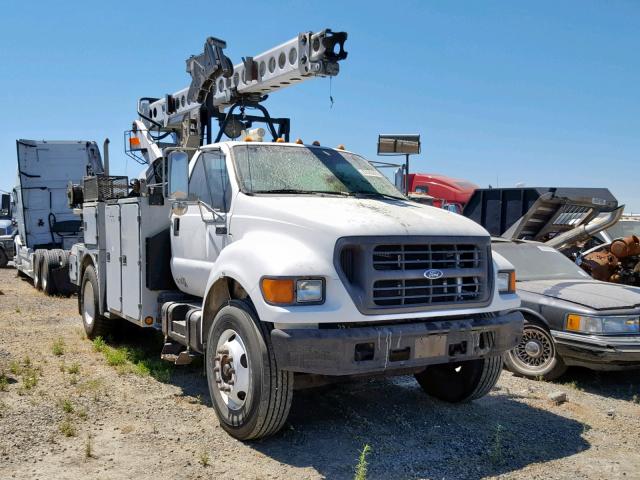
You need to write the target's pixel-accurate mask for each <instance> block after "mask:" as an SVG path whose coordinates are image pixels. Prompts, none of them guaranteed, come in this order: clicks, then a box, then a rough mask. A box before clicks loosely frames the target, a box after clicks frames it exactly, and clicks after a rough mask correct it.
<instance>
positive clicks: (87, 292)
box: [82, 282, 96, 327]
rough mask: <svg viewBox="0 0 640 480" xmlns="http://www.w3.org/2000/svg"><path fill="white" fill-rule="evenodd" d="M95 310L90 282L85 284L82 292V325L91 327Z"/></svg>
mask: <svg viewBox="0 0 640 480" xmlns="http://www.w3.org/2000/svg"><path fill="white" fill-rule="evenodd" d="M87 300H88V301H87ZM95 310H96V307H95V305H94V302H93V285H92V284H91V282H86V283H85V284H84V291H83V292H82V317H83V318H84V323H86V324H87V326H89V327H90V326H91V325H93V320H94V319H95V317H96V311H95Z"/></svg>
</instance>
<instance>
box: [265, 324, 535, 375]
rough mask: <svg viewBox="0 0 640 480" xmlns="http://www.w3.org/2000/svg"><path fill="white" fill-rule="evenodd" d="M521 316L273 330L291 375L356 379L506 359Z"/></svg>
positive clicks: (515, 339)
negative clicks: (336, 376) (459, 363)
mask: <svg viewBox="0 0 640 480" xmlns="http://www.w3.org/2000/svg"><path fill="white" fill-rule="evenodd" d="M523 322H524V319H523V317H522V314H521V313H520V312H509V313H503V314H499V315H496V316H492V317H487V316H481V315H479V316H477V317H473V316H471V317H466V318H463V319H452V320H425V321H422V322H415V323H403V324H392V325H382V326H375V325H372V326H364V327H362V326H358V327H348V326H347V327H345V328H321V329H315V328H314V329H274V330H272V332H271V341H272V343H273V348H274V351H275V355H276V360H277V362H278V366H279V367H280V368H282V369H284V370H290V371H293V372H304V373H315V374H322V375H357V374H365V373H382V372H386V371H393V370H406V369H412V368H416V369H419V368H420V367H426V366H428V365H433V364H440V363H448V362H453V361H462V360H472V359H477V358H481V357H489V356H494V355H499V354H502V353H503V352H505V351H507V350H510V349H512V348H513V347H515V346H516V345H517V344H518V343H519V341H520V336H521V335H522V326H523Z"/></svg>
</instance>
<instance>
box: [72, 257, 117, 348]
mask: <svg viewBox="0 0 640 480" xmlns="http://www.w3.org/2000/svg"><path fill="white" fill-rule="evenodd" d="M99 291H100V290H98V277H97V275H96V269H95V268H94V266H93V265H89V266H88V267H87V268H86V270H85V271H84V274H83V275H82V285H81V286H80V296H79V301H80V313H81V315H82V325H83V326H84V331H85V332H86V334H87V338H89V340H93V339H94V338H96V337H103V338H104V337H106V336H107V335H108V334H109V333H111V331H112V330H113V322H112V321H110V320H109V319H108V318H106V317H104V316H103V315H101V314H100V297H99V293H98V292H99Z"/></svg>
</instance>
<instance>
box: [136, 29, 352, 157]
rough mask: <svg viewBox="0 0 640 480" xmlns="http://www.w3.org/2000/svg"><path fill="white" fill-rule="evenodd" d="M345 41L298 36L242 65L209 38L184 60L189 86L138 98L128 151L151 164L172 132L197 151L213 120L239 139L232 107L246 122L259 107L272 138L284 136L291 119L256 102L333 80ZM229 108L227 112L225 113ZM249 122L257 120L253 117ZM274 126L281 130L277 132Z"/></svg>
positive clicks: (331, 35)
mask: <svg viewBox="0 0 640 480" xmlns="http://www.w3.org/2000/svg"><path fill="white" fill-rule="evenodd" d="M346 39H347V34H346V33H345V32H333V31H331V30H330V29H325V30H322V31H319V32H316V33H313V32H306V33H301V34H299V35H298V36H297V37H295V38H293V39H291V40H289V41H288V42H285V43H282V44H281V45H278V46H277V47H274V48H272V49H270V50H267V51H266V52H264V53H261V54H258V55H255V56H252V57H243V58H242V62H240V63H238V64H236V65H232V63H231V61H230V60H229V58H228V57H227V56H226V55H225V54H224V49H225V48H226V43H225V42H224V41H222V40H219V39H216V38H213V37H209V38H208V39H207V40H206V42H205V45H204V51H203V53H201V54H199V55H194V56H191V57H189V58H188V59H187V61H186V63H187V72H188V73H189V74H190V75H191V84H190V85H189V86H188V87H186V88H183V89H182V90H178V91H177V92H175V93H173V94H168V95H165V96H164V98H149V97H145V98H141V99H140V100H139V102H138V114H139V117H140V120H138V121H136V122H134V126H133V131H132V133H130V134H129V138H128V143H129V145H128V147H129V153H130V152H132V151H133V152H138V153H140V154H141V155H142V156H143V157H144V160H142V159H141V158H140V155H136V156H137V157H138V158H137V159H138V160H142V161H143V162H144V163H151V162H153V161H154V160H155V159H156V158H158V156H159V155H160V153H161V152H160V150H161V149H162V147H163V146H169V145H167V140H168V139H167V136H162V135H163V134H165V133H173V134H175V135H176V137H177V139H176V140H177V141H176V144H177V145H180V146H186V147H197V146H200V145H202V144H203V143H210V142H211V141H212V139H213V136H212V132H211V128H212V127H211V120H212V118H215V119H217V120H218V123H219V124H220V125H221V126H222V125H224V126H225V127H227V128H225V129H223V130H224V133H225V134H226V135H227V136H230V138H237V136H239V130H238V129H237V128H232V127H233V126H235V125H237V124H236V123H234V122H233V120H234V119H235V116H236V115H234V114H233V111H234V107H235V106H240V107H241V109H242V117H243V118H247V115H246V114H244V108H247V107H248V108H257V109H259V110H260V111H261V112H262V116H261V117H260V118H261V120H260V121H264V122H266V123H267V125H268V127H269V130H270V132H271V134H272V136H276V137H280V136H283V137H285V136H286V137H288V133H289V132H288V124H289V119H272V118H271V117H270V116H269V114H268V113H267V112H266V109H264V107H262V106H261V105H259V103H260V102H262V101H263V100H265V99H266V98H267V95H268V94H270V93H271V92H276V91H278V90H282V89H284V88H287V87H289V86H292V85H297V84H299V83H302V82H305V81H307V80H310V79H312V78H317V77H332V76H336V75H337V74H338V73H339V71H340V67H339V63H338V62H339V61H341V60H344V59H345V58H347V52H346V51H345V49H344V43H345V41H346ZM227 109H228V110H229V111H228V112H227V113H225V110H227ZM227 117H228V118H227ZM252 118H253V120H254V121H258V119H257V118H256V117H252ZM225 119H226V122H225ZM250 120H251V118H250ZM274 124H275V125H277V126H279V129H278V130H276V128H275V127H274ZM148 132H152V134H150V133H148ZM156 132H157V133H156ZM207 132H208V133H207ZM234 132H235V133H237V135H235V134H234ZM158 134H160V136H161V138H159V137H158ZM220 137H221V135H219V136H218V138H217V140H219V139H220ZM160 140H164V142H161V141H160Z"/></svg>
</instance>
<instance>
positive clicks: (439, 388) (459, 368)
mask: <svg viewBox="0 0 640 480" xmlns="http://www.w3.org/2000/svg"><path fill="white" fill-rule="evenodd" d="M501 371H502V356H496V357H487V358H480V359H477V360H466V361H464V362H455V363H445V364H442V365H432V366H429V367H427V368H426V369H425V370H423V371H422V372H420V373H416V374H415V377H416V380H417V381H418V383H419V384H420V386H421V387H422V389H423V390H424V391H425V392H426V393H427V394H429V395H431V396H432V397H435V398H437V399H439V400H444V401H445V402H450V403H462V402H469V401H471V400H475V399H476V398H480V397H483V396H485V395H486V394H487V393H489V391H490V390H491V389H492V388H493V387H494V385H495V384H496V383H497V381H498V378H500V372H501Z"/></svg>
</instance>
